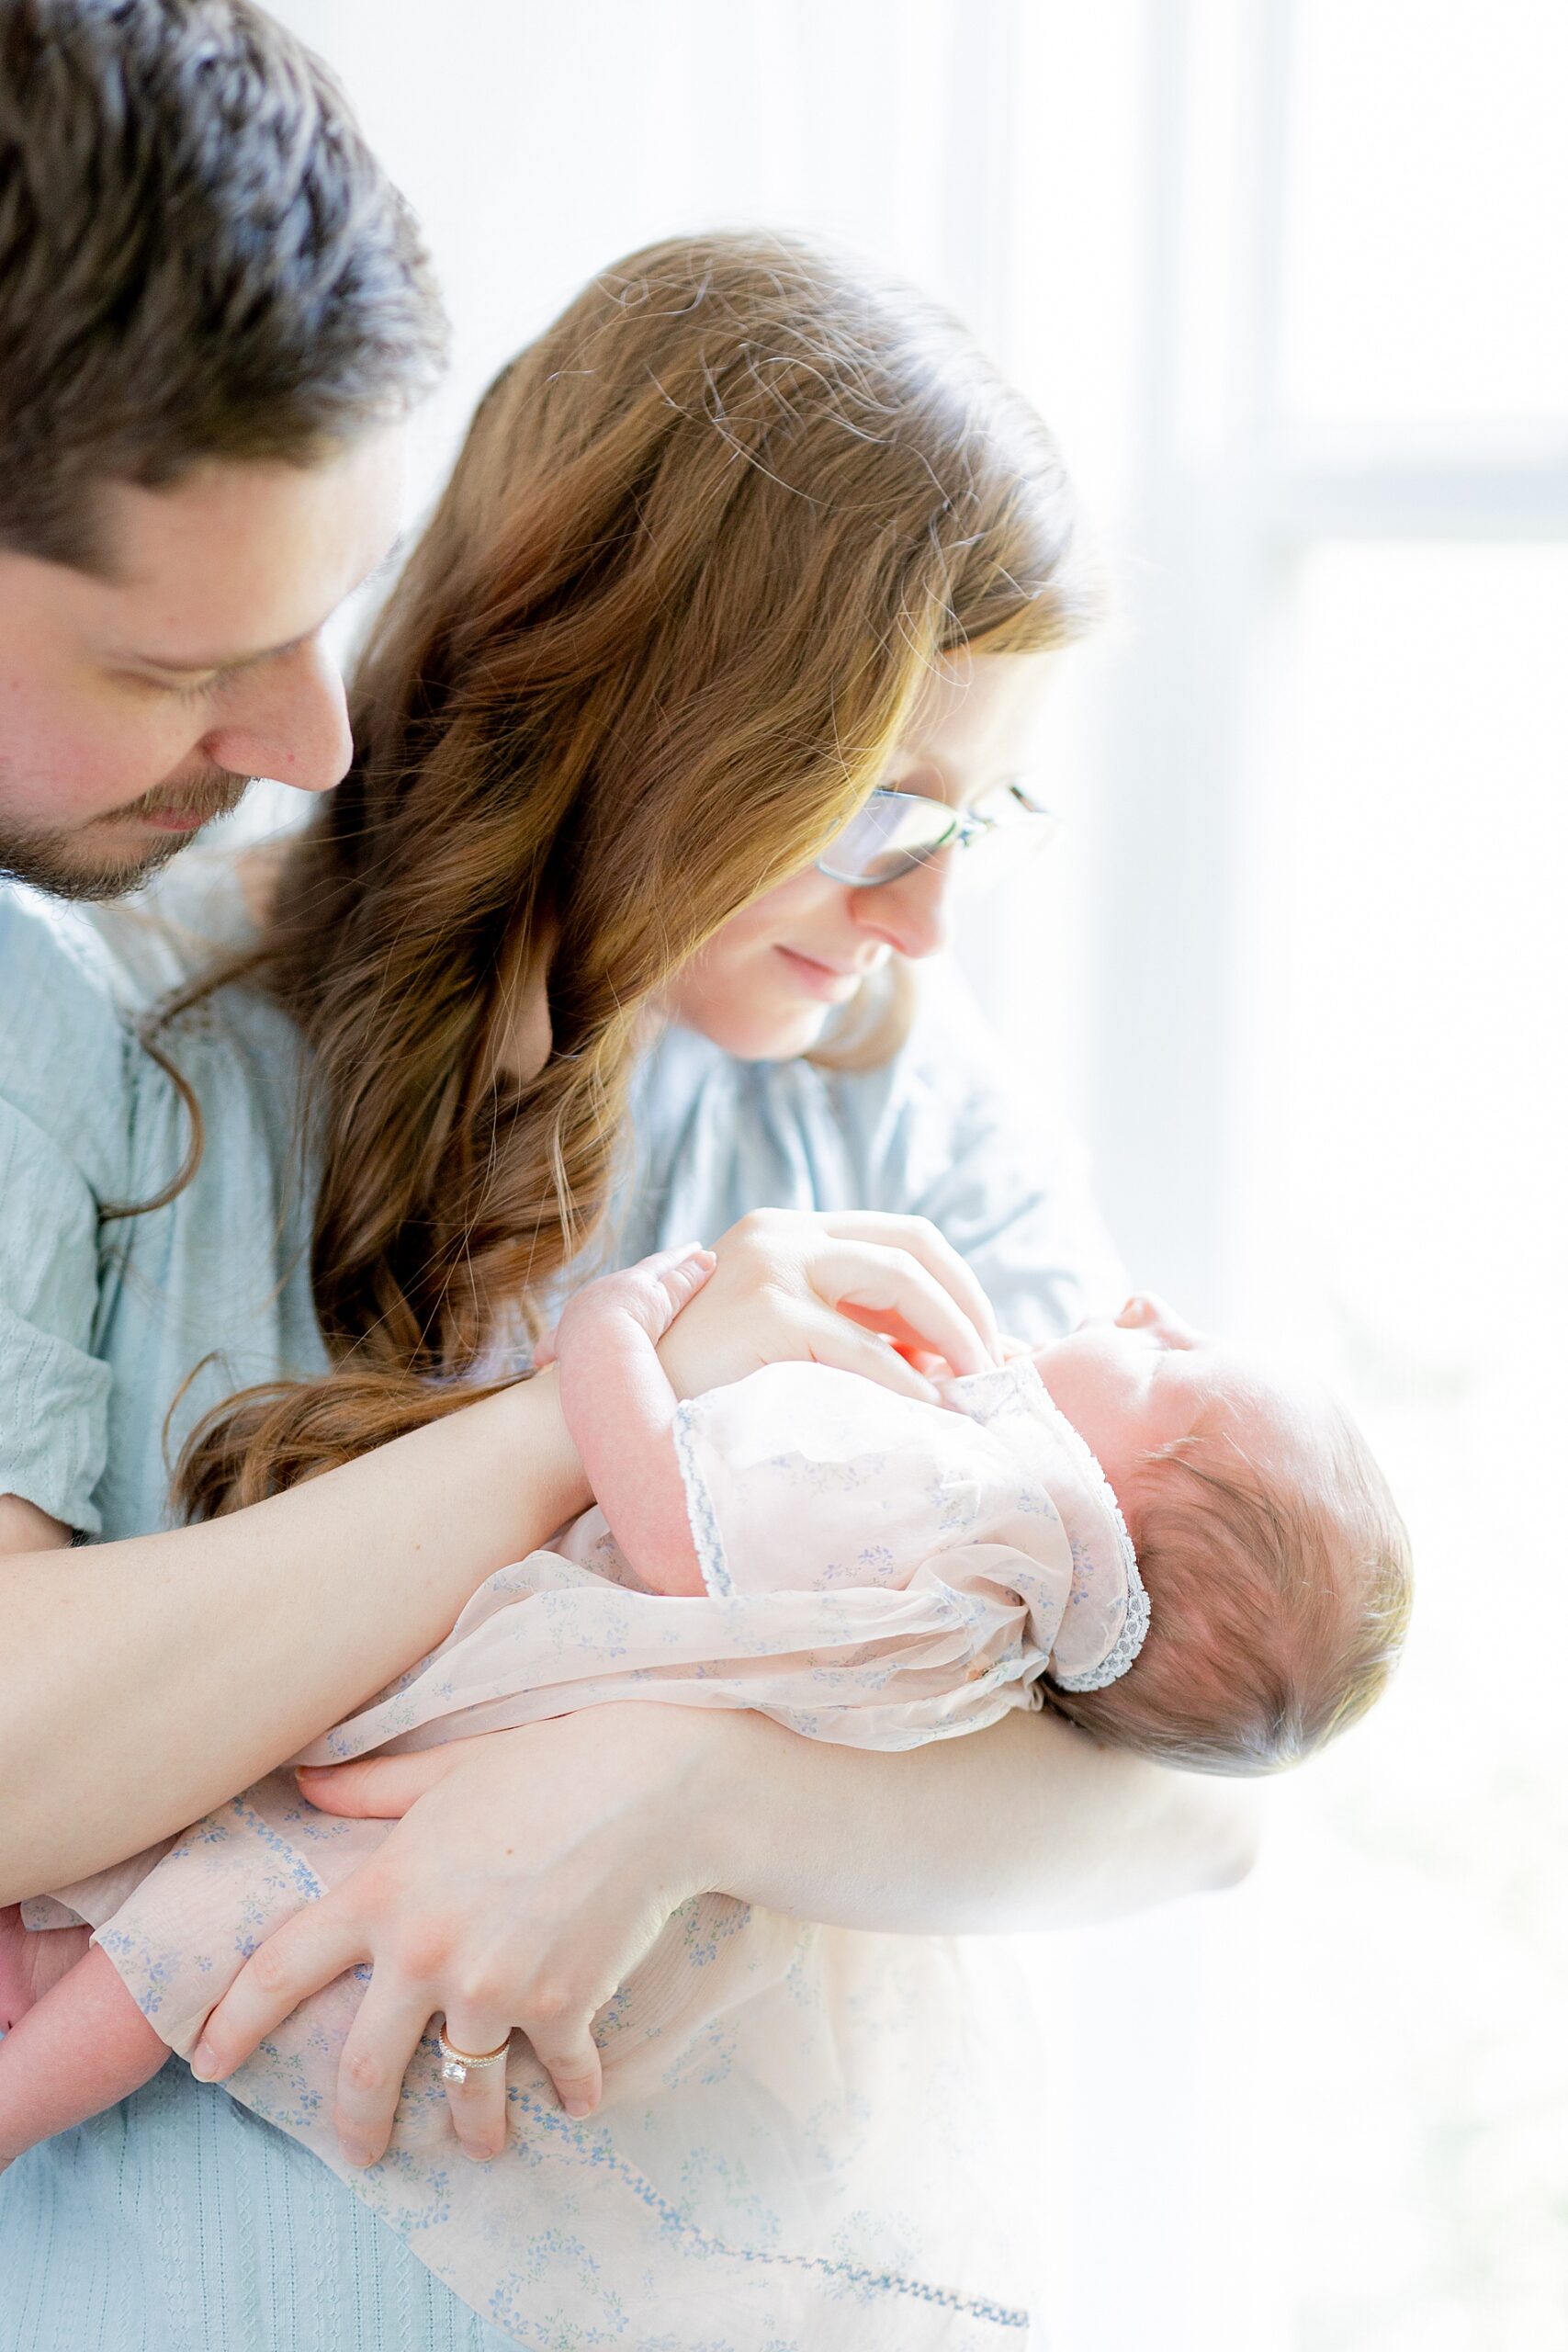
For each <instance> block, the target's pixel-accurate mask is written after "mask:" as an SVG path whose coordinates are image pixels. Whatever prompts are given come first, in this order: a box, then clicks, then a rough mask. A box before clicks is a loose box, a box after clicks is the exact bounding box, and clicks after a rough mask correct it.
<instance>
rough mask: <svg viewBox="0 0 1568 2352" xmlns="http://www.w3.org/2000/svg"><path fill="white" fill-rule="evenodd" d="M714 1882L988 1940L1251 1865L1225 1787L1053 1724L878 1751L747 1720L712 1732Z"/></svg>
mask: <svg viewBox="0 0 1568 2352" xmlns="http://www.w3.org/2000/svg"><path fill="white" fill-rule="evenodd" d="M716 1733H717V1736H718V1739H719V1741H720V1743H721V1745H722V1746H723V1748H724V1753H723V1755H722V1761H721V1768H720V1770H719V1771H718V1772H717V1773H716V1774H715V1775H714V1778H713V1783H712V1785H711V1787H710V1789H709V1790H708V1792H707V1795H706V1800H705V1826H706V1835H707V1837H708V1838H711V1841H712V1851H711V1855H710V1856H709V1857H708V1859H707V1860H706V1863H705V1874H706V1875H707V1876H708V1879H709V1883H711V1884H712V1885H714V1886H715V1887H716V1888H722V1890H723V1891H724V1892H725V1893H727V1894H734V1895H738V1896H739V1897H740V1898H741V1899H742V1900H744V1901H747V1902H753V1903H760V1904H762V1905H766V1906H767V1907H768V1908H769V1909H771V1910H780V1911H789V1912H793V1913H795V1914H797V1915H798V1916H799V1917H803V1918H809V1919H818V1920H821V1921H822V1922H823V1923H824V1924H826V1925H829V1926H835V1927H844V1928H874V1929H879V1930H883V1931H886V1932H897V1933H906V1934H919V1935H931V1934H953V1935H986V1934H993V1933H998V1932H1005V1931H1009V1930H1018V1929H1029V1928H1055V1927H1066V1926H1071V1925H1082V1924H1084V1923H1087V1922H1089V1921H1091V1920H1097V1919H1108V1918H1113V1917H1117V1916H1118V1915H1120V1914H1122V1913H1123V1912H1128V1911H1136V1910H1141V1909H1143V1908H1145V1906H1147V1905H1150V1904H1155V1903H1162V1902H1166V1901H1168V1900H1169V1899H1170V1898H1171V1897H1173V1896H1175V1895H1179V1894H1194V1893H1198V1892H1201V1891H1202V1890H1204V1889H1207V1888H1213V1887H1221V1886H1229V1885H1232V1884H1234V1883H1235V1881H1236V1880H1238V1879H1239V1878H1241V1877H1242V1876H1243V1875H1244V1874H1245V1873H1246V1871H1247V1869H1248V1868H1249V1866H1250V1864H1251V1861H1252V1858H1253V1852H1254V1848H1255V1843H1256V1836H1257V1831H1256V1816H1255V1813H1254V1807H1253V1800H1252V1797H1251V1794H1250V1792H1247V1791H1246V1790H1243V1789H1241V1788H1238V1787H1237V1786H1236V1785H1235V1783H1234V1782H1228V1781H1214V1780H1206V1779H1203V1778H1202V1777H1201V1776H1200V1775H1198V1774H1195V1773H1181V1772H1170V1771H1165V1770H1161V1769H1160V1768H1159V1767H1157V1766H1156V1765H1153V1764H1149V1763H1146V1762H1145V1760H1144V1759H1143V1758H1141V1757H1136V1756H1131V1755H1126V1754H1123V1753H1121V1752H1119V1751H1116V1750H1112V1749H1110V1748H1104V1747H1096V1746H1095V1745H1094V1743H1093V1742H1092V1741H1090V1740H1089V1738H1088V1737H1086V1736H1085V1735H1084V1734H1083V1733H1081V1732H1078V1731H1075V1730H1074V1729H1073V1728H1072V1727H1071V1726H1070V1725H1069V1724H1064V1723H1062V1722H1060V1721H1058V1720H1056V1719H1055V1718H1054V1717H1052V1716H1048V1715H1046V1716H1042V1715H1030V1714H1024V1713H1015V1714H1012V1715H1010V1716H1007V1717H1006V1718H1004V1720H1003V1721H1002V1722H1001V1723H999V1724H996V1725H994V1726H993V1727H992V1728H991V1729H990V1730H988V1731H984V1732H976V1733H973V1734H969V1735H966V1736H964V1737H962V1738H956V1739H947V1740H941V1741H935V1742H933V1743H931V1745H930V1746H929V1747H917V1748H912V1749H909V1750H907V1751H906V1752H904V1753H902V1754H898V1755H888V1754H885V1753H881V1752H876V1751H872V1750H867V1749H864V1748H852V1747H830V1746H829V1745H827V1744H825V1743H822V1742H818V1741H815V1740H809V1739H803V1738H801V1737H799V1736H797V1735H796V1734H795V1733H794V1732H789V1731H785V1730H784V1729H782V1728H781V1727H780V1726H779V1725H778V1724H773V1723H769V1722H767V1721H765V1720H764V1719H763V1718H762V1717H761V1716H758V1715H736V1716H733V1717H730V1718H728V1719H726V1721H725V1722H724V1724H722V1725H719V1726H716Z"/></svg>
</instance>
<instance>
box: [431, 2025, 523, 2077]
mask: <svg viewBox="0 0 1568 2352" xmlns="http://www.w3.org/2000/svg"><path fill="white" fill-rule="evenodd" d="M436 2040H437V2041H439V2042H440V2044H441V2079H442V2081H443V2082H444V2083H466V2082H467V2081H468V2076H469V2075H477V2074H478V2073H479V2071H480V2069H481V2068H483V2067H485V2066H503V2065H504V2064H506V2053H507V2052H508V2051H509V2050H510V2049H511V2047H512V2036H511V2035H510V2034H508V2035H507V2037H506V2039H505V2041H502V2042H498V2043H497V2045H496V2047H495V2048H494V2049H493V2050H479V2051H474V2050H456V2049H454V2048H453V2046H452V2044H451V2042H449V2041H447V2039H446V2033H445V2031H444V2030H443V2031H441V2032H438V2033H437V2035H436Z"/></svg>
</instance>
